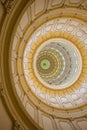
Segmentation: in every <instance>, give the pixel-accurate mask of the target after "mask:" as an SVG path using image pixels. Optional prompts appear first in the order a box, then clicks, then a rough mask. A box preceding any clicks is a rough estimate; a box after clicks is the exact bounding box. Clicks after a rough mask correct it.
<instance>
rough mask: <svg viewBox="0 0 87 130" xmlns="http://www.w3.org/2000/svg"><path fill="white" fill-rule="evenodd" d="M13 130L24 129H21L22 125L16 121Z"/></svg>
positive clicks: (22, 129) (23, 129)
mask: <svg viewBox="0 0 87 130" xmlns="http://www.w3.org/2000/svg"><path fill="white" fill-rule="evenodd" d="M13 130H25V128H23V127H22V125H21V124H20V123H19V122H18V121H17V120H15V122H14V126H13Z"/></svg>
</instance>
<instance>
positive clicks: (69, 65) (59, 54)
mask: <svg viewBox="0 0 87 130" xmlns="http://www.w3.org/2000/svg"><path fill="white" fill-rule="evenodd" d="M41 63H43V64H42V66H46V67H43V68H42V67H41ZM49 65H50V67H48V66H49ZM33 67H34V68H33V69H34V70H35V75H36V76H37V78H38V80H39V81H40V82H41V83H42V84H44V86H46V87H49V88H52V89H63V88H66V87H69V86H71V85H72V84H73V83H74V82H75V81H76V80H77V79H78V77H79V75H80V73H81V69H82V59H81V55H80V52H79V51H78V49H77V48H76V47H75V46H74V44H73V43H71V42H70V41H68V40H65V39H63V38H53V39H50V40H48V41H46V42H44V43H42V45H40V46H39V48H38V49H37V50H36V52H35V54H34V62H33ZM44 68H45V69H44ZM73 74H74V76H73ZM71 77H72V78H71Z"/></svg>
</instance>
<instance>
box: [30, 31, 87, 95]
mask: <svg viewBox="0 0 87 130" xmlns="http://www.w3.org/2000/svg"><path fill="white" fill-rule="evenodd" d="M51 38H64V39H67V40H69V41H71V42H72V43H73V44H74V45H75V46H76V47H77V49H78V50H79V52H80V54H81V56H82V64H83V67H82V71H81V74H80V76H79V78H78V80H77V81H76V82H75V83H74V84H73V85H71V86H69V87H68V88H64V89H61V90H56V91H55V90H51V89H50V88H49V89H48V88H47V87H46V86H44V85H43V84H42V83H41V82H40V81H39V80H38V79H37V77H36V76H35V72H34V69H33V65H32V59H33V58H34V55H35V52H36V50H37V48H38V47H39V46H40V45H41V44H42V43H43V42H45V41H47V40H48V39H51ZM28 58H29V61H31V62H30V64H31V65H30V66H31V67H30V68H29V69H30V72H31V73H30V77H31V79H32V80H33V82H34V84H35V86H37V85H38V87H39V88H41V87H42V88H41V90H42V91H43V92H46V91H47V92H50V93H51V94H57V95H60V96H62V95H66V94H70V93H71V92H73V91H74V90H75V89H78V87H79V86H80V85H81V83H82V82H83V81H84V79H85V77H86V74H87V52H86V50H85V47H84V45H83V43H81V42H80V41H79V39H78V38H77V37H75V36H73V35H71V34H70V33H66V32H62V31H59V32H49V33H48V34H46V35H44V36H43V37H42V36H41V37H40V38H39V39H38V40H37V42H35V43H34V44H33V45H32V47H31V51H30V53H29V56H28Z"/></svg>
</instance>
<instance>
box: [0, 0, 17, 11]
mask: <svg viewBox="0 0 87 130" xmlns="http://www.w3.org/2000/svg"><path fill="white" fill-rule="evenodd" d="M15 2H16V0H1V3H2V5H3V6H4V8H5V9H6V12H7V13H9V12H10V11H11V9H12V8H13V6H14V4H15Z"/></svg>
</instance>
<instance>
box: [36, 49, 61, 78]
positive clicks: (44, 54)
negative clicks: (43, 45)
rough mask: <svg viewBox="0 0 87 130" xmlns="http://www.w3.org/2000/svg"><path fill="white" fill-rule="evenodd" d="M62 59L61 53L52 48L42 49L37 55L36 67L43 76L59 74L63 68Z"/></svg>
mask: <svg viewBox="0 0 87 130" xmlns="http://www.w3.org/2000/svg"><path fill="white" fill-rule="evenodd" d="M61 65H62V64H61V61H60V57H59V55H58V54H57V53H56V52H55V51H52V50H49V49H47V50H44V51H40V53H39V54H38V56H37V61H36V68H37V71H38V73H39V74H40V76H41V77H42V78H45V79H46V78H47V79H49V78H51V77H53V76H55V75H57V74H58V73H59V72H60V70H61Z"/></svg>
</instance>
